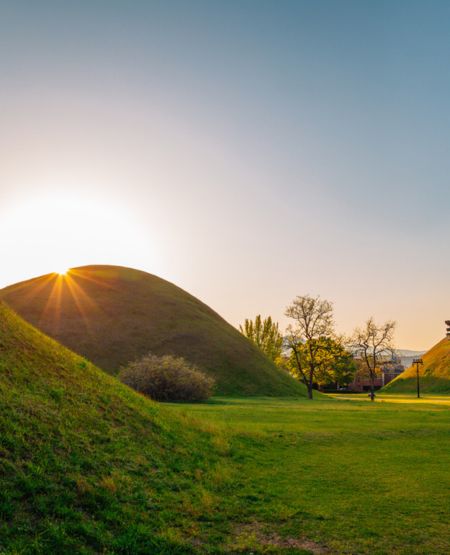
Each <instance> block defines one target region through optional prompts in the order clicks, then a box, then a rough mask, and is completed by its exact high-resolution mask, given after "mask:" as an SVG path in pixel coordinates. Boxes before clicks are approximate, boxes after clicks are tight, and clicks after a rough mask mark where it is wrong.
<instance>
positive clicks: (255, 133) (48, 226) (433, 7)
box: [0, 0, 450, 348]
mask: <svg viewBox="0 0 450 555" xmlns="http://www.w3.org/2000/svg"><path fill="white" fill-rule="evenodd" d="M449 60H450V2H447V1H442V2H441V1H432V0H431V1H425V0H424V1H421V2H417V1H411V0H408V1H395V0H390V1H369V0H367V1H363V0H358V1H346V0H342V1H337V0H329V1H320V0H319V1H317V0H315V1H301V0H297V1H292V2H290V1H283V0H277V1H275V0H273V1H261V0H254V1H246V0H240V1H232V0H226V1H225V0H223V1H220V2H219V1H214V0H208V1H190V0H183V1H180V2H175V1H169V0H165V1H161V2H156V1H145V2H144V1H142V2H141V1H132V0H131V1H129V2H125V1H115V0H107V1H106V0H105V1H100V0H89V1H82V0H78V1H77V2H72V1H70V2H69V1H61V0H60V1H56V0H55V1H46V0H41V1H39V2H35V1H27V2H25V1H21V0H14V1H8V0H7V1H5V0H0V67H1V74H0V110H1V125H0V255H1V259H2V265H1V272H0V285H6V284H8V283H11V282H14V281H19V280H22V279H26V278H28V277H32V276H34V275H38V274H42V273H47V272H50V271H53V270H54V269H55V268H56V266H58V267H60V266H61V265H67V266H76V265H81V264H86V263H95V262H100V263H108V262H111V263H116V264H124V265H131V266H134V267H138V268H141V269H144V270H147V271H150V272H152V273H156V274H158V275H161V276H162V277H165V278H167V279H169V280H171V281H174V282H176V283H177V284H178V285H180V286H181V287H183V288H185V289H187V290H189V291H190V292H192V293H193V294H195V295H197V296H199V297H200V298H201V299H202V300H204V301H205V302H207V303H208V304H210V305H211V306H212V307H213V308H215V309H216V310H217V311H218V312H220V313H221V314H222V315H223V316H224V317H225V318H226V319H227V320H229V321H230V322H231V323H233V324H235V325H237V324H238V323H239V322H240V321H242V320H243V319H244V318H245V317H247V316H252V315H255V314H256V313H259V312H261V313H263V314H271V315H272V316H274V317H275V318H276V319H279V320H280V321H281V322H282V323H283V325H284V323H285V319H284V317H283V312H284V307H285V306H286V305H287V304H288V303H289V302H290V300H291V299H292V298H293V297H294V296H295V295H297V294H304V293H311V294H321V295H322V296H323V297H326V298H329V299H330V300H332V301H334V302H335V307H336V316H337V321H338V324H339V328H340V329H341V331H347V332H350V331H351V330H352V329H353V327H355V326H356V325H358V324H360V323H362V322H363V321H364V319H366V318H367V317H368V316H370V315H371V314H373V315H375V317H376V318H377V319H378V320H385V319H388V318H390V319H395V320H397V321H398V333H397V342H398V343H399V344H400V346H401V347H404V348H407V347H411V348H427V347H429V346H430V345H431V344H432V343H433V342H435V341H436V340H438V339H439V338H440V337H441V336H443V333H444V328H443V322H442V321H443V319H444V318H449V317H450V302H449V295H448V291H449V287H448V279H449V275H450V256H449V241H450V231H449V226H450V224H449V222H450V218H449V215H450V186H449V176H450V153H449V147H450V125H449V124H450V121H449V120H450V71H449ZM115 222H117V223H115Z"/></svg>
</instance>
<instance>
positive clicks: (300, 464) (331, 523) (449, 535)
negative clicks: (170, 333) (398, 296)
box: [0, 303, 450, 555]
mask: <svg viewBox="0 0 450 555" xmlns="http://www.w3.org/2000/svg"><path fill="white" fill-rule="evenodd" d="M377 399H378V401H377V402H376V403H370V402H368V401H367V397H365V396H363V397H358V396H351V397H348V396H347V397H344V396H343V397H340V398H326V397H324V396H321V397H320V398H318V399H317V400H315V401H308V400H306V399H304V398H299V399H297V400H295V399H292V398H291V399H286V398H239V399H233V398H226V397H218V398H213V399H212V400H211V401H210V402H209V403H204V404H191V405H186V404H171V405H167V404H166V405H162V404H157V403H154V402H152V401H150V400H148V399H146V398H144V397H142V396H140V395H137V394H136V393H134V392H133V391H131V390H130V389H128V388H127V387H125V386H124V385H122V384H121V383H120V382H118V381H117V380H116V379H115V378H113V377H112V376H109V375H107V374H106V373H104V372H102V371H101V370H99V369H98V368H96V367H94V366H93V365H92V364H90V363H89V362H88V361H86V360H84V359H82V358H80V357H79V356H77V355H75V354H74V353H72V352H70V351H68V350H67V349H65V348H64V347H62V346H61V345H59V344H58V343H56V342H55V341H53V340H51V339H49V338H48V337H45V336H44V335H42V334H41V333H40V332H39V331H37V330H36V329H34V328H32V327H31V326H30V325H28V324H26V323H25V322H24V321H22V320H21V319H20V318H18V317H17V316H16V315H15V314H14V313H13V312H12V311H11V310H9V309H8V308H7V307H6V306H5V305H3V304H2V303H0V553H1V555H28V554H42V555H47V554H52V555H53V554H61V555H63V554H64V555H66V554H69V553H70V554H72V553H74V554H79V553H80V554H84V555H87V554H97V553H102V554H108V555H109V554H127V555H139V554H141V555H149V554H151V555H153V554H154V555H158V554H161V555H182V554H183V555H184V554H203V553H205V554H217V555H220V554H222V555H228V554H232V553H254V554H257V553H269V552H271V553H297V554H300V553H302V554H306V553H309V554H311V553H336V554H340V553H346V554H370V555H373V554H374V555H376V554H386V555H387V554H389V555H390V554H404V555H407V554H408V555H409V554H426V555H431V554H442V555H443V554H447V553H449V551H450V531H449V527H448V522H449V516H450V511H449V471H448V469H449V468H450V449H449V439H450V438H449V432H450V410H449V409H450V402H449V401H450V398H449V397H445V396H441V397H431V396H426V397H425V398H424V399H422V400H420V402H417V401H416V400H415V399H414V398H413V397H408V396H394V395H386V396H385V397H382V396H379V397H377Z"/></svg>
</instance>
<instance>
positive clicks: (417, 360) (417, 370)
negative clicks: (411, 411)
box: [413, 358, 423, 399]
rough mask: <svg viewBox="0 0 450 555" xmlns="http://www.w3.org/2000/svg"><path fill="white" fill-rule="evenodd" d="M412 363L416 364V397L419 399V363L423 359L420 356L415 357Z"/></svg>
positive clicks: (421, 362)
mask: <svg viewBox="0 0 450 555" xmlns="http://www.w3.org/2000/svg"><path fill="white" fill-rule="evenodd" d="M413 364H415V365H416V376H417V398H418V399H420V382H419V365H420V364H423V360H422V359H421V358H415V359H414V360H413Z"/></svg>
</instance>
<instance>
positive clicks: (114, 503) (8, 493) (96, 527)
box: [0, 303, 226, 554]
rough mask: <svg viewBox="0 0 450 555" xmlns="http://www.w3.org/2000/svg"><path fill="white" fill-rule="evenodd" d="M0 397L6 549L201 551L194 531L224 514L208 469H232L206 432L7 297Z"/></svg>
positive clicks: (1, 518)
mask: <svg viewBox="0 0 450 555" xmlns="http://www.w3.org/2000/svg"><path fill="white" fill-rule="evenodd" d="M0 400H1V402H0V552H2V553H106V552H107V553H174V554H177V553H191V552H194V549H193V548H192V543H191V541H190V540H189V536H192V537H195V530H194V529H196V530H197V531H198V532H199V530H200V527H201V526H202V524H201V522H203V521H205V522H206V521H207V520H208V518H210V516H211V515H210V513H209V511H214V510H217V507H214V506H213V505H214V504H213V503H212V502H211V499H212V496H213V494H212V493H208V492H209V491H210V489H211V488H213V487H214V486H210V485H209V482H208V480H209V476H211V475H212V476H214V473H217V468H219V467H220V468H223V466H224V464H225V466H226V462H224V460H223V457H221V456H220V455H219V454H218V450H217V449H216V448H215V443H214V442H215V439H214V436H213V435H212V434H211V433H206V432H204V431H201V430H200V429H199V428H196V427H195V425H194V424H193V423H192V422H191V421H189V420H188V419H184V420H183V421H182V422H179V421H178V420H177V419H176V418H175V416H173V415H170V414H167V412H168V411H167V410H166V409H165V408H164V407H161V406H159V405H157V404H155V403H153V402H151V401H149V400H147V399H145V398H143V397H141V396H139V395H137V394H135V393H134V392H133V391H131V390H130V389H128V388H126V387H125V386H123V385H122V384H120V383H119V382H118V381H117V380H116V379H115V378H113V377H112V376H109V375H108V374H106V373H105V372H103V371H101V370H99V369H97V368H96V367H94V366H93V365H92V364H90V363H88V362H87V361H86V360H85V359H82V358H81V357H79V356H77V355H75V354H74V353H72V352H70V351H69V350H67V349H66V348H64V347H62V346H61V345H59V344H58V343H57V342H55V341H53V340H52V339H50V338H48V337H46V336H44V335H43V334H42V333H40V332H39V331H37V330H36V329H34V328H33V327H32V326H30V325H29V324H27V323H25V322H24V321H23V320H21V319H20V318H19V317H18V316H17V315H16V314H14V313H13V312H12V311H11V310H10V309H9V308H7V307H6V306H5V305H4V304H3V303H0ZM211 483H212V482H211ZM208 496H209V497H208ZM205 498H206V499H207V501H208V503H206V504H205V502H204V499H205ZM202 500H203V501H202ZM194 506H195V507H196V511H195V514H194V513H193V512H192V513H189V507H194ZM188 517H189V518H188ZM197 517H198V519H199V523H198V524H195V522H194V521H195V520H196V518H197ZM201 519H203V521H202V520H201ZM175 521H176V522H177V526H178V528H177V532H176V533H175V532H174V529H173V528H171V526H172V524H173V522H175ZM186 521H188V524H187V525H186V526H189V527H190V528H189V530H188V531H187V533H186V535H185V536H183V534H184V532H183V523H185V522H186ZM200 521H201V522H200ZM192 527H193V528H194V529H192Z"/></svg>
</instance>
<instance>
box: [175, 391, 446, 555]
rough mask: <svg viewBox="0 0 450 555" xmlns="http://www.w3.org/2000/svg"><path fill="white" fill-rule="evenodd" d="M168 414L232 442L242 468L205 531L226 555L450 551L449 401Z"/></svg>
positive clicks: (345, 402)
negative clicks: (198, 423) (217, 431)
mask: <svg viewBox="0 0 450 555" xmlns="http://www.w3.org/2000/svg"><path fill="white" fill-rule="evenodd" d="M169 410H172V411H173V412H176V413H184V414H187V415H195V417H196V418H198V419H199V420H201V421H204V422H208V423H210V425H213V424H214V425H216V426H218V427H219V428H220V429H222V430H224V434H225V437H227V438H228V441H229V444H230V456H231V459H232V461H233V462H234V463H235V465H236V466H235V468H234V470H233V473H232V474H231V475H230V476H229V477H228V486H227V488H226V489H224V491H223V492H222V493H221V494H220V496H221V497H220V503H219V504H218V506H219V507H220V509H218V510H217V511H216V512H215V514H214V517H211V521H210V522H209V526H208V527H207V528H206V530H205V532H207V530H209V531H210V534H211V536H210V538H211V539H210V540H209V541H213V538H214V534H216V535H217V542H218V543H219V544H220V545H222V546H225V547H224V550H225V552H245V553H250V552H253V553H264V552H274V553H281V552H283V553H284V552H286V553H353V554H356V553H367V554H369V553H370V554H371V555H375V554H380V555H381V554H405V555H406V554H415V553H417V554H427V555H428V554H430V555H431V554H447V553H449V552H450V529H449V526H448V522H449V520H450V489H449V487H450V474H449V468H450V441H449V440H450V398H449V397H445V396H441V397H438V396H427V397H426V398H424V399H422V400H421V401H420V402H417V401H416V400H415V399H414V398H413V397H411V396H406V395H403V396H393V395H389V396H386V397H384V398H383V397H382V396H379V397H378V401H377V402H376V403H374V404H372V403H369V402H368V401H366V398H365V397H364V396H363V397H361V396H357V395H355V396H352V397H348V396H346V397H343V398H340V399H338V400H337V399H327V400H320V401H314V402H309V401H306V400H298V401H295V400H285V399H277V400H275V399H254V400H249V399H219V398H218V399H215V400H213V401H212V402H211V403H208V404H201V405H189V406H185V405H171V406H170V407H169ZM205 548H206V546H205ZM285 550H286V551H285Z"/></svg>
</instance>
